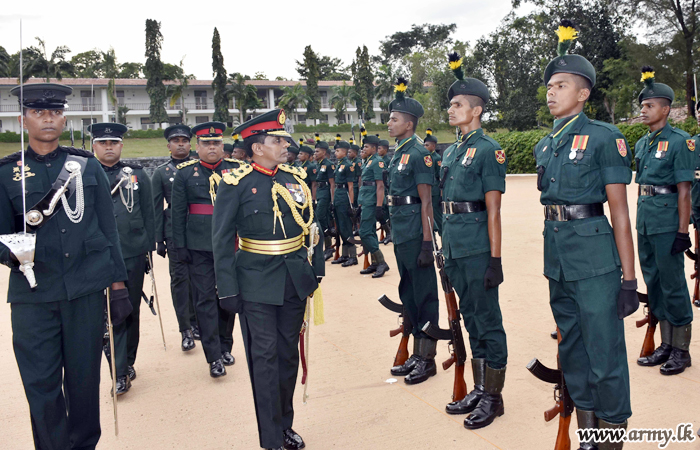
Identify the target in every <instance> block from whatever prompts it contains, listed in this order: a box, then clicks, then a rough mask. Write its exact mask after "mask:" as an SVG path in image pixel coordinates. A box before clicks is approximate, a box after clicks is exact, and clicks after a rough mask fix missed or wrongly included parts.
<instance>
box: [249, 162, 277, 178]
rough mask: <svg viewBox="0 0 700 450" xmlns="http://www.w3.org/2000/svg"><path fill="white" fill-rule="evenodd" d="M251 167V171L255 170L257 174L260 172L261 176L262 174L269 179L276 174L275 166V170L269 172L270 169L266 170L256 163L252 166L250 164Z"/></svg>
mask: <svg viewBox="0 0 700 450" xmlns="http://www.w3.org/2000/svg"><path fill="white" fill-rule="evenodd" d="M251 165H252V166H253V169H255V170H257V171H258V172H260V173H262V174H264V175H267V176H268V177H271V176H273V175H274V174H276V173H277V167H276V166H275V170H270V169H268V168H266V167H263V166H261V165H260V164H258V163H253V164H251Z"/></svg>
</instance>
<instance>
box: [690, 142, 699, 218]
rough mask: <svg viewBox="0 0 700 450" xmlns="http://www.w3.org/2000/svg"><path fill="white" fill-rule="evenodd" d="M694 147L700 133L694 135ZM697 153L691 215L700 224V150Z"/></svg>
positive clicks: (694, 158)
mask: <svg viewBox="0 0 700 450" xmlns="http://www.w3.org/2000/svg"><path fill="white" fill-rule="evenodd" d="M692 139H693V142H694V143H693V144H692V145H693V146H694V147H693V149H694V148H695V147H697V145H698V142H700V134H696V135H695V136H693V138H692ZM694 153H695V155H694V156H693V167H694V168H695V179H694V180H693V188H692V190H691V198H692V200H691V201H692V208H693V209H692V211H691V216H690V219H691V221H692V222H693V223H694V224H696V226H700V224H698V222H699V221H700V182H699V181H700V151H695V152H694Z"/></svg>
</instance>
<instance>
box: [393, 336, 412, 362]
mask: <svg viewBox="0 0 700 450" xmlns="http://www.w3.org/2000/svg"><path fill="white" fill-rule="evenodd" d="M409 336H410V335H406V334H404V335H403V336H401V342H399V349H398V351H397V352H396V357H394V366H402V365H404V364H406V361H407V360H408V337H409Z"/></svg>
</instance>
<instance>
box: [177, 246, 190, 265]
mask: <svg viewBox="0 0 700 450" xmlns="http://www.w3.org/2000/svg"><path fill="white" fill-rule="evenodd" d="M177 259H179V260H180V261H182V262H184V263H187V264H192V255H191V254H190V251H189V250H187V249H186V248H178V249H177Z"/></svg>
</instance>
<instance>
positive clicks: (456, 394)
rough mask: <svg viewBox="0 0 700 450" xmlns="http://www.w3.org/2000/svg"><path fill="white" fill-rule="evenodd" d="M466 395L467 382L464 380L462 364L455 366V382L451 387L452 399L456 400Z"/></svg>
mask: <svg viewBox="0 0 700 450" xmlns="http://www.w3.org/2000/svg"><path fill="white" fill-rule="evenodd" d="M444 366H445V364H444V363H443V367H444ZM466 396H467V383H466V382H465V381H464V364H457V365H456V366H455V382H454V386H453V387H452V401H453V402H458V401H460V400H462V399H463V398H464V397H466Z"/></svg>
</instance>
